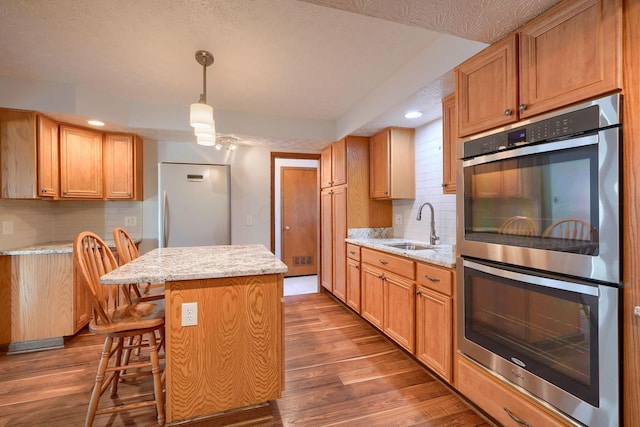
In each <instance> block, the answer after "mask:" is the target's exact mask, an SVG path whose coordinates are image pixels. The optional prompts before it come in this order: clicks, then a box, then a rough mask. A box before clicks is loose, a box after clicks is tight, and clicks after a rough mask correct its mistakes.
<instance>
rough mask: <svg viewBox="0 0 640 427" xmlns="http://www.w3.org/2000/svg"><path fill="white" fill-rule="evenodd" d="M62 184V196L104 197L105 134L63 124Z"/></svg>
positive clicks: (61, 149)
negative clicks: (103, 156) (103, 139)
mask: <svg viewBox="0 0 640 427" xmlns="http://www.w3.org/2000/svg"><path fill="white" fill-rule="evenodd" d="M60 187H61V191H62V198H71V199H73V198H76V199H101V198H102V194H103V188H102V133H100V132H95V131H92V130H90V129H81V128H75V127H71V126H65V125H61V126H60Z"/></svg>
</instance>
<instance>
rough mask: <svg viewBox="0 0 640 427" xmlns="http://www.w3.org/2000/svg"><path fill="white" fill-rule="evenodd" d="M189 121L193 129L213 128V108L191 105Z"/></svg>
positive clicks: (197, 104) (196, 104) (200, 104)
mask: <svg viewBox="0 0 640 427" xmlns="http://www.w3.org/2000/svg"><path fill="white" fill-rule="evenodd" d="M189 121H190V123H191V126H192V127H193V128H195V129H211V128H213V107H212V106H210V105H207V104H203V103H200V102H197V103H195V104H191V109H190V114H189Z"/></svg>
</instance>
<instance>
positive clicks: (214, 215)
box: [158, 162, 231, 248]
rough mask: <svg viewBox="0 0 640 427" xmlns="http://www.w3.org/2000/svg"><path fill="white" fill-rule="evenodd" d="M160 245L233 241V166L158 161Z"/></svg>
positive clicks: (206, 244) (225, 242)
mask: <svg viewBox="0 0 640 427" xmlns="http://www.w3.org/2000/svg"><path fill="white" fill-rule="evenodd" d="M158 198H159V202H158V207H159V209H158V245H159V246H160V247H161V248H163V247H176V246H211V245H228V244H230V243H231V200H230V171H229V165H212V164H195V163H164V162H163V163H158Z"/></svg>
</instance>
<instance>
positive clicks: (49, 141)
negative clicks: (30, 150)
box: [38, 116, 60, 198]
mask: <svg viewBox="0 0 640 427" xmlns="http://www.w3.org/2000/svg"><path fill="white" fill-rule="evenodd" d="M58 151H59V144H58V124H57V123H56V122H54V121H53V120H50V119H48V118H46V117H44V116H38V195H39V196H40V197H51V198H58V196H59V194H60V178H59V177H60V172H59V160H58Z"/></svg>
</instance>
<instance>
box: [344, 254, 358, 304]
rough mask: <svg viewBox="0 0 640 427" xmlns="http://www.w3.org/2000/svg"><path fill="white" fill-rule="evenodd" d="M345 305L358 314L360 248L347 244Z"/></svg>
mask: <svg viewBox="0 0 640 427" xmlns="http://www.w3.org/2000/svg"><path fill="white" fill-rule="evenodd" d="M345 303H346V304H347V305H348V306H349V307H351V308H352V309H354V310H355V311H356V312H358V313H360V246H357V245H352V244H351V243H347V292H346V300H345Z"/></svg>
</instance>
